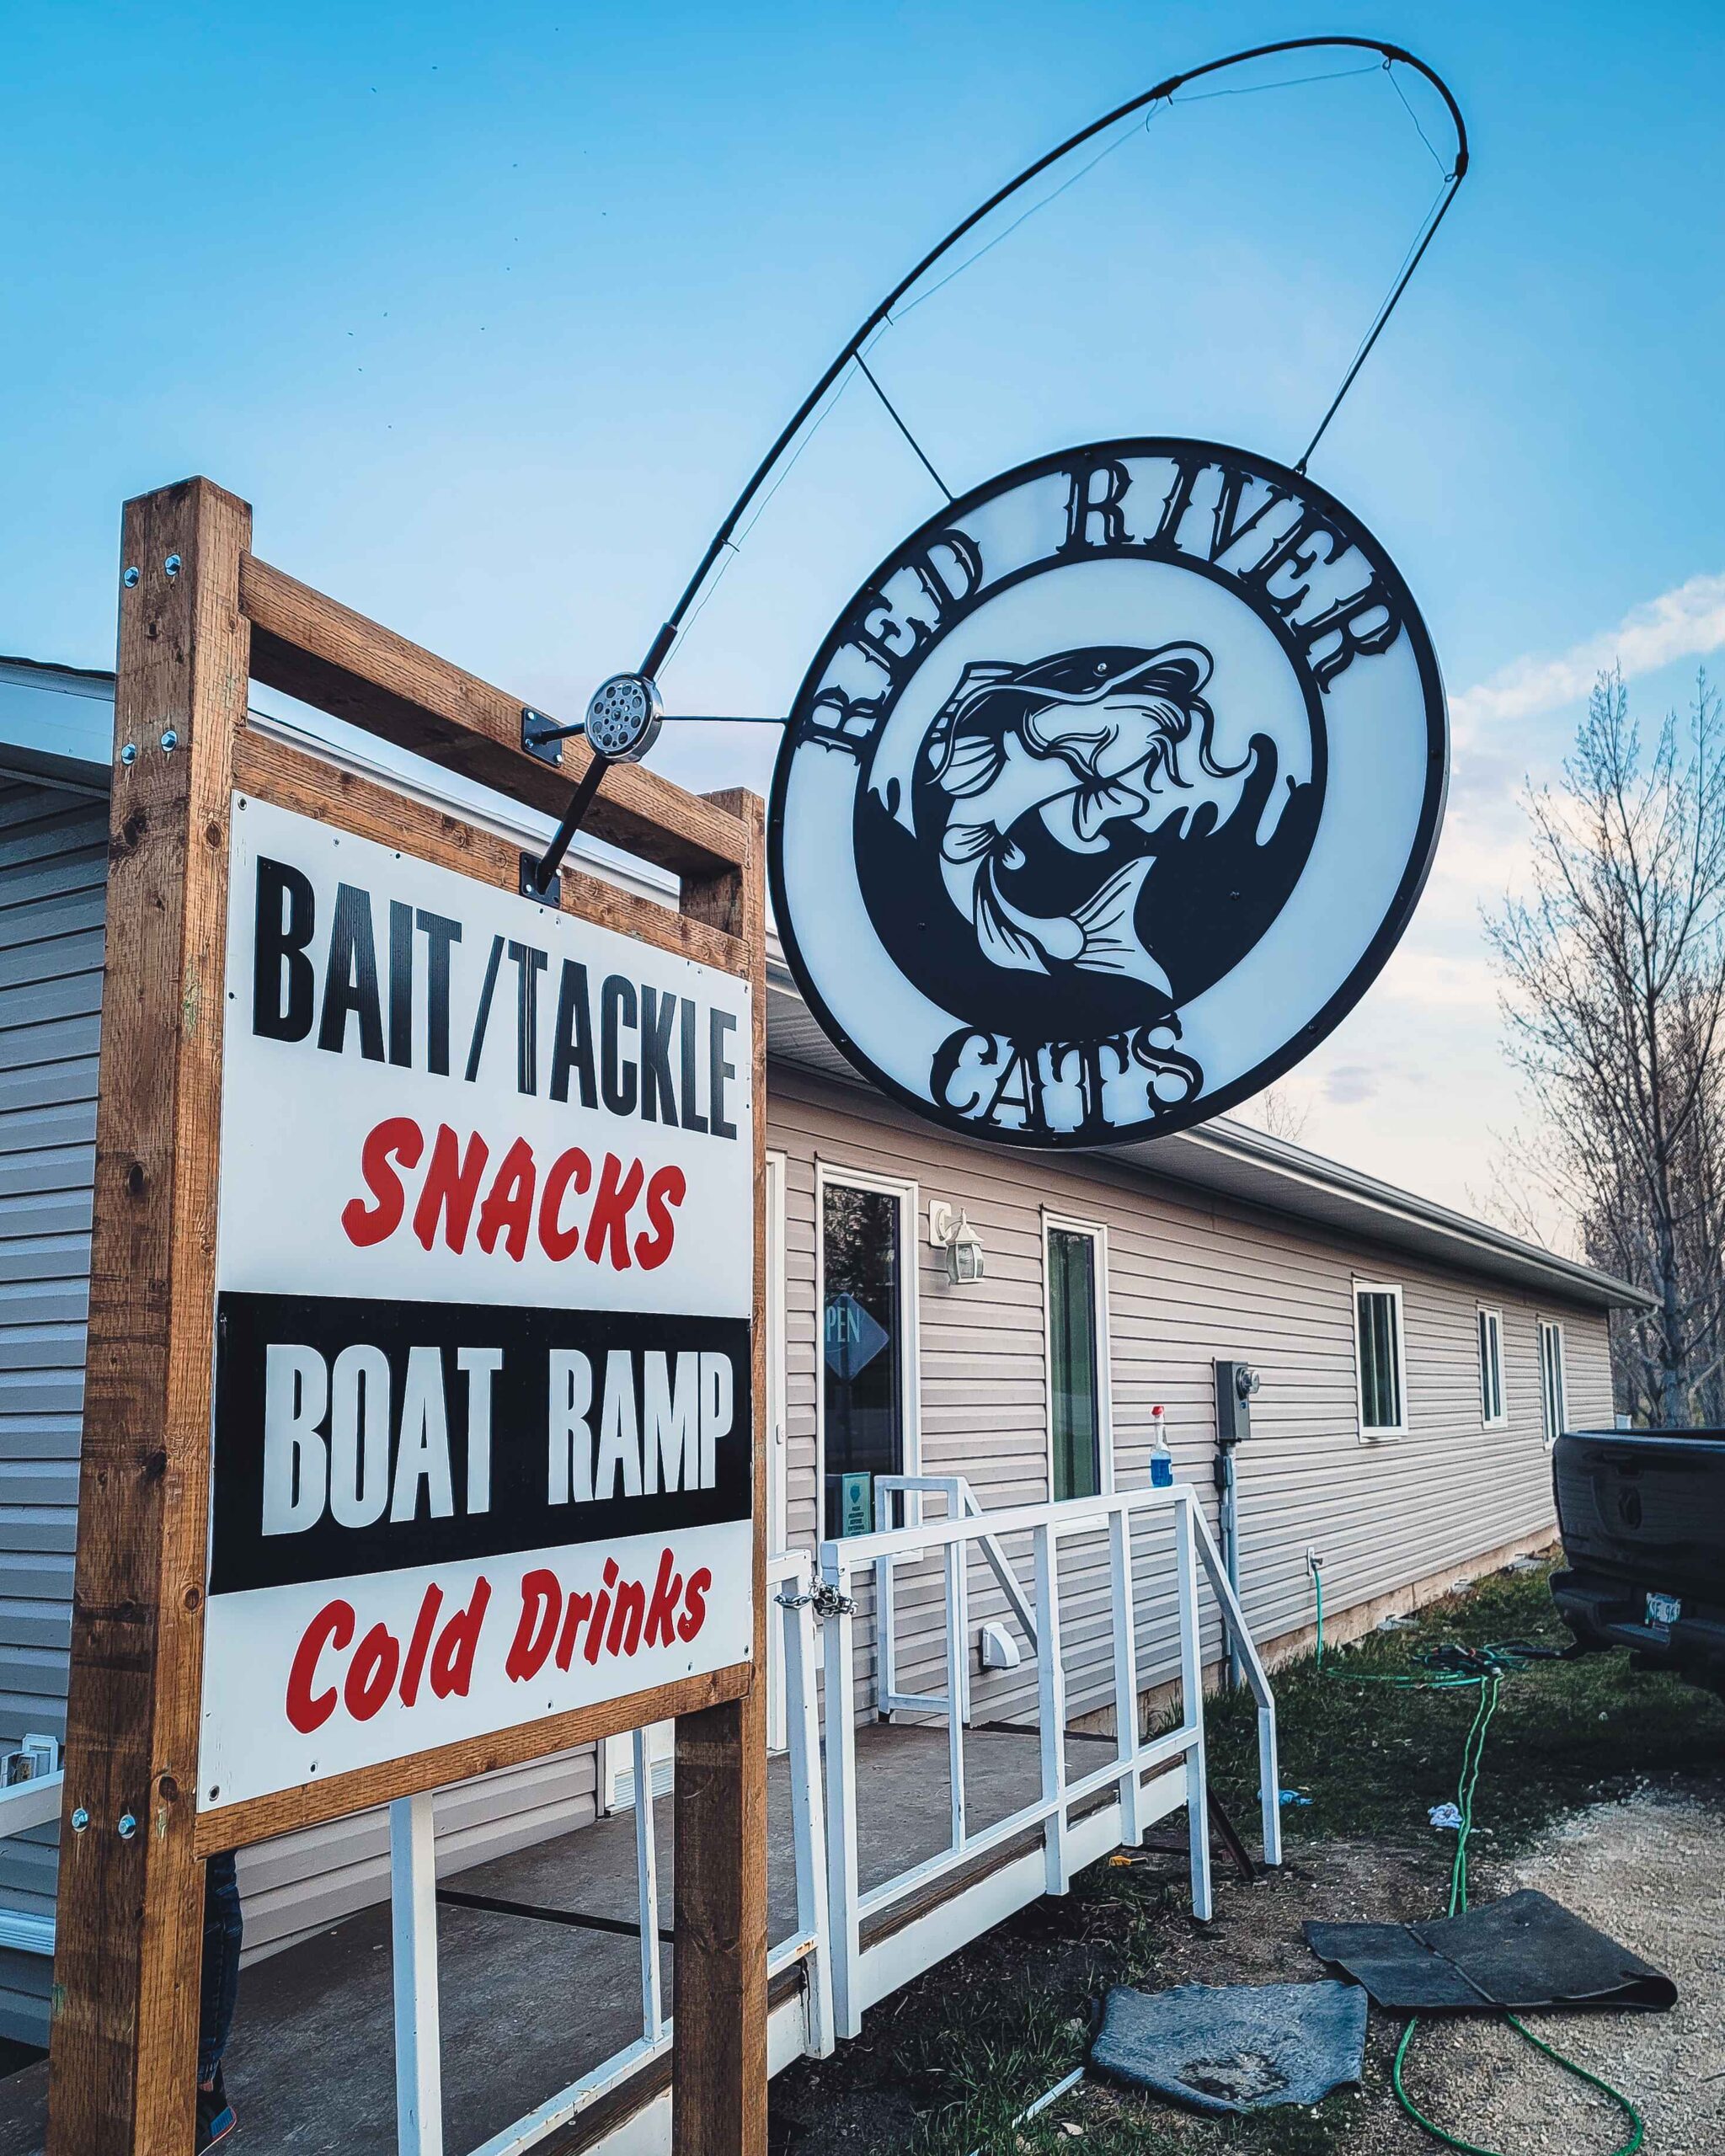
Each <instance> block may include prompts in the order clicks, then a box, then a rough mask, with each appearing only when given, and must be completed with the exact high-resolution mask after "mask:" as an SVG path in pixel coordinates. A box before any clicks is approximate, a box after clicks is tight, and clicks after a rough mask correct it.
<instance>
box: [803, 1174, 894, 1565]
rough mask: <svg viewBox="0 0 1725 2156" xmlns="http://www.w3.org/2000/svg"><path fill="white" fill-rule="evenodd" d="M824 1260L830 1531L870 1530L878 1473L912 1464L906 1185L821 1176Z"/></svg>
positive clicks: (823, 1394) (823, 1398)
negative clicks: (908, 1454)
mask: <svg viewBox="0 0 1725 2156" xmlns="http://www.w3.org/2000/svg"><path fill="white" fill-rule="evenodd" d="M820 1264H821V1363H820V1407H821V1441H822V1449H823V1470H822V1472H823V1480H824V1481H825V1507H824V1510H825V1529H824V1530H823V1531H824V1532H825V1534H829V1535H839V1534H867V1533H868V1531H869V1530H870V1529H872V1528H873V1525H874V1478H875V1476H877V1475H902V1474H903V1473H904V1471H905V1396H906V1377H907V1373H908V1371H909V1370H910V1369H911V1367H912V1364H911V1357H910V1355H909V1353H908V1346H907V1335H908V1331H909V1326H910V1313H909V1309H908V1299H907V1295H906V1271H905V1198H904V1194H903V1193H901V1192H900V1191H897V1190H889V1189H881V1188H878V1187H872V1186H869V1185H866V1184H863V1183H852V1182H836V1181H835V1182H827V1181H825V1179H823V1180H822V1182H821V1188H820Z"/></svg>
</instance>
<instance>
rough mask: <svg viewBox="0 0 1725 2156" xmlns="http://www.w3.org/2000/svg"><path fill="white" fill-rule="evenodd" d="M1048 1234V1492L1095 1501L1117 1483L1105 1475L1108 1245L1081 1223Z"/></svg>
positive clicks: (1055, 1224)
mask: <svg viewBox="0 0 1725 2156" xmlns="http://www.w3.org/2000/svg"><path fill="white" fill-rule="evenodd" d="M1044 1230H1045V1231H1044V1266H1045V1267H1046V1275H1045V1277H1046V1279H1047V1292H1048V1412H1049V1491H1050V1492H1051V1493H1052V1494H1053V1496H1054V1497H1055V1498H1057V1499H1059V1498H1065V1497H1096V1496H1097V1495H1098V1493H1099V1492H1101V1491H1103V1489H1104V1488H1106V1487H1108V1486H1109V1485H1110V1484H1111V1483H1112V1481H1113V1477H1112V1476H1110V1475H1108V1473H1107V1472H1106V1468H1105V1461H1106V1458H1107V1454H1106V1447H1107V1445H1108V1442H1109V1433H1108V1321H1107V1315H1106V1305H1105V1300H1104V1289H1105V1284H1106V1279H1107V1273H1108V1244H1107V1241H1106V1240H1105V1239H1104V1237H1103V1231H1102V1230H1101V1229H1100V1228H1090V1227H1084V1226H1082V1225H1079V1224H1078V1223H1076V1222H1065V1221H1056V1220H1053V1219H1047V1220H1045V1223H1044Z"/></svg>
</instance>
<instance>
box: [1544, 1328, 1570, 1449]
mask: <svg viewBox="0 0 1725 2156" xmlns="http://www.w3.org/2000/svg"><path fill="white" fill-rule="evenodd" d="M1568 1417H1569V1409H1568V1404H1567V1400H1566V1398H1565V1396H1564V1387H1563V1328H1562V1326H1561V1325H1551V1324H1550V1323H1548V1322H1547V1321H1546V1319H1544V1318H1541V1320H1540V1421H1541V1424H1542V1426H1543V1428H1544V1431H1545V1438H1546V1447H1547V1449H1550V1447H1551V1446H1552V1445H1554V1444H1557V1435H1558V1433H1559V1432H1560V1431H1561V1430H1562V1428H1563V1425H1564V1424H1565V1422H1567V1420H1568Z"/></svg>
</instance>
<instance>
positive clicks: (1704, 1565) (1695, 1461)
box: [1551, 1430, 1725, 1699]
mask: <svg viewBox="0 0 1725 2156" xmlns="http://www.w3.org/2000/svg"><path fill="white" fill-rule="evenodd" d="M1551 1470H1552V1480H1553V1482H1554V1484H1555V1486H1556V1490H1557V1525H1558V1528H1559V1529H1560V1531H1561V1532H1562V1537H1563V1555H1564V1557H1565V1560H1566V1561H1567V1569H1566V1570H1564V1571H1562V1572H1555V1573H1553V1575H1552V1577H1551V1598H1552V1599H1553V1601H1555V1602H1556V1604H1557V1611H1558V1614H1559V1615H1560V1616H1561V1617H1562V1620H1563V1621H1564V1623H1565V1624H1566V1625H1568V1627H1569V1629H1570V1630H1571V1631H1572V1632H1573V1634H1574V1635H1575V1640H1576V1644H1577V1646H1578V1647H1580V1648H1582V1649H1583V1651H1585V1650H1586V1649H1589V1648H1594V1647H1599V1648H1603V1647H1631V1648H1633V1649H1634V1651H1635V1654H1636V1657H1637V1667H1640V1668H1655V1669H1671V1670H1674V1671H1676V1673H1678V1674H1679V1675H1680V1676H1681V1677H1686V1678H1688V1679H1689V1680H1690V1683H1691V1684H1700V1685H1703V1686H1706V1688H1707V1689H1710V1690H1712V1691H1715V1692H1717V1693H1718V1694H1719V1695H1720V1697H1721V1698H1722V1699H1725V1430H1666V1431H1658V1430H1651V1431H1642V1430H1567V1431H1565V1432H1564V1433H1563V1434H1562V1436H1561V1437H1560V1438H1558V1439H1557V1444H1556V1446H1555V1447H1554V1449H1553V1451H1552V1459H1551Z"/></svg>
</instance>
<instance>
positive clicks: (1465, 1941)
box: [1304, 1890, 1677, 2014]
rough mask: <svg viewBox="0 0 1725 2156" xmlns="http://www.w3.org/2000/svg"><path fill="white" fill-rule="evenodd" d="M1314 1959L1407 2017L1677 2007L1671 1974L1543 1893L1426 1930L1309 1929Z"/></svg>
mask: <svg viewBox="0 0 1725 2156" xmlns="http://www.w3.org/2000/svg"><path fill="white" fill-rule="evenodd" d="M1304 1930H1305V1935H1306V1945H1308V1946H1309V1947H1311V1951H1312V1952H1313V1953H1314V1954H1316V1956H1318V1958H1319V1959H1320V1960H1321V1961H1327V1962H1329V1963H1330V1964H1331V1965H1332V1967H1336V1968H1338V1969H1341V1970H1343V1971H1345V1972H1346V1973H1347V1974H1348V1976H1350V1977H1353V1978H1354V1981H1355V1982H1356V1983H1361V1984H1364V1985H1365V1988H1366V1989H1367V1990H1368V1991H1369V1992H1370V1993H1371V1995H1372V1997H1373V1999H1375V2000H1376V2002H1377V2004H1379V2005H1380V2006H1381V2007H1384V2008H1386V2009H1390V2010H1391V2011H1393V2012H1400V2013H1405V2014H1414V2013H1418V2014H1481V2013H1486V2012H1488V2011H1491V2010H1493V2009H1497V2008H1499V2007H1506V2006H1509V2007H1514V2008H1516V2009H1518V2010H1523V2011H1525V2010H1530V2009H1534V2008H1536V2007H1541V2006H1557V2007H1578V2006H1638V2007H1645V2008H1649V2009H1653V2010H1654V2011H1658V2012H1663V2011H1664V2009H1667V2008H1669V2007H1672V2006H1674V2005H1675V2004H1676V2003H1677V1987H1676V1985H1675V1984H1674V1983H1672V1981H1671V1979H1670V1977H1667V1976H1664V1975H1662V1974H1661V1973H1660V1972H1659V1971H1658V1969H1655V1968H1653V1967H1650V1966H1649V1965H1648V1963H1647V1962H1645V1961H1642V1958H1641V1956H1639V1955H1638V1954H1632V1953H1631V1952H1630V1951H1629V1949H1628V1948H1627V1947H1626V1946H1620V1945H1618V1943H1617V1941H1616V1940H1615V1939H1608V1938H1607V1937H1606V1936H1605V1933H1604V1932H1602V1931H1595V1930H1594V1928H1593V1926H1592V1925H1591V1924H1583V1922H1582V1920H1581V1919H1580V1918H1579V1917H1578V1916H1573V1915H1572V1914H1571V1913H1570V1912H1569V1911H1568V1910H1567V1909H1566V1908H1562V1906H1561V1905H1560V1904H1559V1903H1556V1902H1554V1901H1552V1900H1551V1898H1550V1897H1549V1896H1547V1895H1545V1894H1539V1893H1535V1892H1532V1891H1530V1890H1529V1891H1525V1892H1521V1893H1519V1894H1510V1895H1509V1896H1507V1897H1505V1898H1504V1899H1503V1901H1501V1902H1487V1903H1483V1904H1482V1906H1481V1907H1480V1908H1477V1909H1470V1910H1469V1911H1468V1912H1467V1913H1466V1916H1460V1917H1439V1919H1436V1920H1435V1921H1434V1922H1433V1923H1430V1924H1306V1926H1305V1927H1304Z"/></svg>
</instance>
